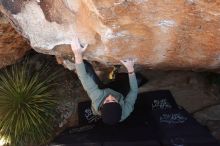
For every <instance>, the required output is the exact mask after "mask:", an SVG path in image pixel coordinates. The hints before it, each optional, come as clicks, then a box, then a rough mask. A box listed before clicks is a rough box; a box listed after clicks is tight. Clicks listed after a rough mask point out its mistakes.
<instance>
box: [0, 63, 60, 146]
mask: <svg viewBox="0 0 220 146" xmlns="http://www.w3.org/2000/svg"><path fill="white" fill-rule="evenodd" d="M30 68H31V66H30V65H28V63H27V62H24V63H22V64H20V65H18V64H17V65H13V66H12V67H9V68H6V69H4V70H3V71H1V73H0V136H1V137H3V138H4V139H7V140H8V141H10V144H11V145H13V146H25V145H33V144H34V145H35V144H39V145H40V144H44V143H46V142H47V141H48V139H50V138H51V136H52V135H53V124H52V122H53V117H54V110H55V107H56V104H57V100H56V98H55V97H54V94H53V87H54V85H55V84H56V83H55V82H54V81H55V80H56V78H57V73H56V72H54V73H50V72H49V68H48V67H46V66H42V67H41V69H40V70H38V71H35V72H33V70H31V69H30Z"/></svg>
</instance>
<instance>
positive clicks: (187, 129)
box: [51, 90, 220, 146]
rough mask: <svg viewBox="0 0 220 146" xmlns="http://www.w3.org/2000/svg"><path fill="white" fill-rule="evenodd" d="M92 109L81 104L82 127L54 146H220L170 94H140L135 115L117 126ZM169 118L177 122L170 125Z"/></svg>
mask: <svg viewBox="0 0 220 146" xmlns="http://www.w3.org/2000/svg"><path fill="white" fill-rule="evenodd" d="M90 105H91V103H90V102H84V103H80V104H79V109H78V111H79V122H80V127H74V128H70V129H67V130H66V131H64V132H63V133H62V134H61V135H59V136H58V137H57V138H56V139H55V140H54V145H51V146H56V145H55V144H62V146H220V145H219V144H218V142H217V140H216V139H215V138H214V137H213V136H212V135H211V134H210V133H209V131H208V130H207V129H206V128H205V127H203V126H201V125H200V124H199V123H198V122H197V121H196V120H195V119H193V118H192V116H191V115H190V114H189V113H188V112H187V111H185V110H184V109H180V108H179V106H178V105H177V104H176V102H175V100H174V98H173V96H172V94H171V92H170V91H168V90H160V91H151V92H145V93H141V94H139V95H138V98H137V101H136V103H135V105H134V111H133V112H132V113H131V115H130V116H129V117H128V118H127V119H126V120H125V121H123V122H122V123H119V124H118V125H115V126H108V125H105V124H103V123H102V121H101V119H99V118H98V117H97V116H95V115H93V114H92V112H91V107H90ZM169 114H170V115H174V119H176V121H177V122H176V121H175V120H174V121H169V117H170V116H169ZM177 115H180V116H177ZM171 117H172V116H171ZM166 118H168V119H166ZM175 122H176V123H175ZM178 122H179V123H178Z"/></svg>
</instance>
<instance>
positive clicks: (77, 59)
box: [75, 54, 83, 64]
mask: <svg viewBox="0 0 220 146" xmlns="http://www.w3.org/2000/svg"><path fill="white" fill-rule="evenodd" d="M82 62H83V57H82V54H75V63H76V64H80V63H82Z"/></svg>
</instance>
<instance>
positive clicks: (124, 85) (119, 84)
mask: <svg viewBox="0 0 220 146" xmlns="http://www.w3.org/2000/svg"><path fill="white" fill-rule="evenodd" d="M84 64H85V68H86V72H87V73H88V74H89V75H90V76H91V78H93V80H94V81H95V83H96V84H97V85H98V87H99V88H100V89H104V88H110V89H112V90H115V91H117V92H119V93H121V94H122V95H123V96H124V97H125V96H126V95H127V94H128V92H129V90H130V85H129V78H128V74H127V73H118V74H116V76H115V79H114V81H112V82H110V83H108V84H107V85H104V84H103V83H102V82H101V81H100V79H99V77H98V76H97V75H96V73H95V71H94V69H93V67H92V65H91V64H90V63H89V62H88V61H86V60H84ZM136 77H137V82H138V86H140V85H141V80H142V79H141V78H142V76H141V75H140V74H139V73H136Z"/></svg>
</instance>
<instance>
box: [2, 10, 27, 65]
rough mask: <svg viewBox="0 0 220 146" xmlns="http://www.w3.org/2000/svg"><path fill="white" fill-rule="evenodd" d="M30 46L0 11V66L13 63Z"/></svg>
mask: <svg viewBox="0 0 220 146" xmlns="http://www.w3.org/2000/svg"><path fill="white" fill-rule="evenodd" d="M30 48H31V47H30V45H29V44H28V43H27V41H26V40H25V39H24V38H23V37H22V36H21V35H20V34H19V33H18V32H16V31H15V29H14V28H13V27H12V26H11V24H10V23H9V22H8V21H7V19H6V18H4V17H3V15H2V14H1V13H0V68H2V67H4V66H7V65H10V64H13V63H15V62H16V61H17V60H18V59H20V58H22V57H23V56H24V55H25V53H26V51H27V50H29V49H30Z"/></svg>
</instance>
